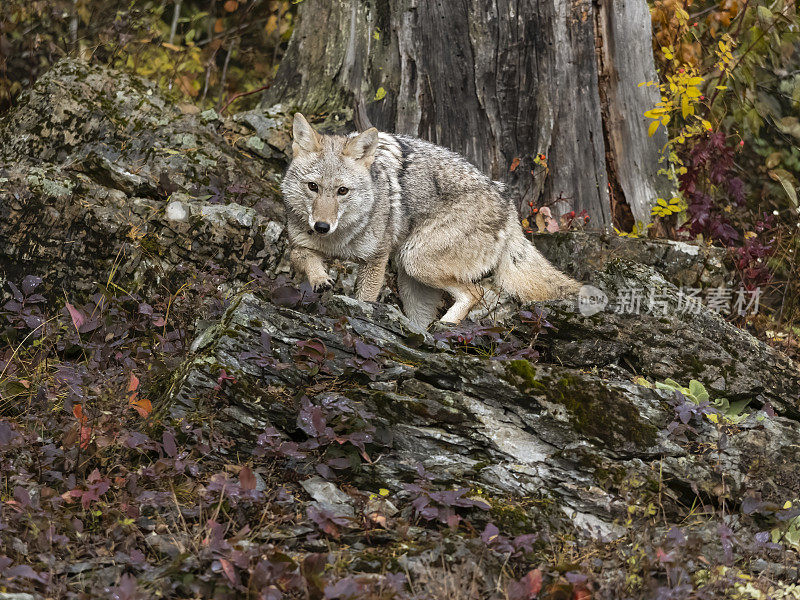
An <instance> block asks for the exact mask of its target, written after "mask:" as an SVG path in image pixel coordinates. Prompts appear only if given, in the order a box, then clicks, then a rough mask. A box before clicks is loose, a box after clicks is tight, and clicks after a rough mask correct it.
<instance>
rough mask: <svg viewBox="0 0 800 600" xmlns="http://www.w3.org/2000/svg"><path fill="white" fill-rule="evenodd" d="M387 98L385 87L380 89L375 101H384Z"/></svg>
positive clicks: (376, 93)
mask: <svg viewBox="0 0 800 600" xmlns="http://www.w3.org/2000/svg"><path fill="white" fill-rule="evenodd" d="M385 97H386V90H385V89H383V87H379V88H378V91H377V92H375V100H383V99H384V98H385Z"/></svg>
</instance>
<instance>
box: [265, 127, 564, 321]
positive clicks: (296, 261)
mask: <svg viewBox="0 0 800 600" xmlns="http://www.w3.org/2000/svg"><path fill="white" fill-rule="evenodd" d="M292 151H293V154H294V157H293V159H292V162H291V164H290V165H289V168H288V170H287V171H286V176H285V177H284V179H283V183H282V186H281V189H282V191H283V197H284V202H285V204H286V220H287V230H288V235H289V244H290V247H291V254H290V258H291V263H292V266H293V267H294V269H295V270H296V271H298V272H300V273H303V274H305V276H306V277H308V281H309V283H310V284H311V286H312V287H313V288H314V290H317V291H319V290H321V289H325V288H327V287H329V286H330V285H331V283H332V280H331V278H330V276H329V275H328V272H327V270H326V268H325V263H324V262H323V259H324V258H325V257H329V258H340V259H344V260H352V261H356V262H358V263H359V265H360V266H359V269H358V274H357V277H356V298H358V299H359V300H364V301H368V302H374V301H376V300H377V299H378V295H379V293H380V291H381V288H382V287H383V281H384V274H385V270H386V264H387V262H388V261H389V258H392V259H393V261H394V263H395V265H396V267H397V286H398V289H399V292H400V299H401V300H402V303H403V310H404V312H405V313H406V315H407V316H408V318H409V319H411V320H412V321H413V322H415V323H417V324H418V325H420V326H421V327H427V326H428V325H429V324H430V323H431V322H432V321H433V320H434V319H435V318H436V315H437V310H438V307H439V304H440V302H441V299H442V292H447V293H448V294H449V295H450V296H452V298H453V304H452V306H450V308H449V309H448V310H447V312H445V314H444V316H443V317H442V318H441V320H442V321H444V322H447V323H458V322H459V321H461V320H462V319H463V318H464V317H466V316H467V313H469V311H470V310H471V309H472V307H473V306H474V305H475V304H476V303H477V302H479V301H480V300H481V298H482V297H483V290H482V288H481V287H480V285H478V283H477V282H478V281H479V280H480V279H481V278H483V277H484V276H486V275H488V274H489V273H491V272H494V277H495V281H496V282H497V283H498V284H499V285H500V287H501V288H503V289H504V290H506V291H507V292H509V293H510V294H512V295H513V296H515V297H516V298H518V299H520V300H546V299H552V298H563V297H565V296H566V295H568V294H571V293H574V292H577V291H578V289H579V287H580V284H579V283H578V282H576V281H575V280H573V279H571V278H570V277H568V276H567V275H565V274H564V273H562V272H561V271H559V270H558V269H556V268H555V267H553V265H551V264H550V263H549V262H548V261H547V259H545V258H544V257H543V256H542V255H541V254H540V253H539V252H538V251H537V250H536V248H535V247H534V246H533V244H531V243H530V242H529V241H528V240H527V239H526V238H525V236H524V235H523V232H522V228H521V225H520V223H519V220H518V219H519V217H518V215H517V211H516V208H515V207H514V205H513V204H512V203H511V201H510V200H509V199H507V198H506V197H504V195H503V193H502V191H503V187H502V184H501V183H499V182H495V181H492V180H491V179H489V178H488V177H486V176H485V175H484V174H483V173H481V172H480V171H479V170H478V169H477V168H476V167H474V166H473V165H471V164H470V163H468V162H467V161H466V159H464V158H462V157H461V156H459V155H458V154H456V153H454V152H452V151H450V150H447V149H445V148H441V147H439V146H436V145H434V144H431V143H429V142H426V141H423V140H420V139H417V138H413V137H408V136H405V135H392V134H389V133H378V130H377V129H375V128H374V127H373V128H371V129H368V130H367V131H364V132H363V133H359V134H355V133H353V134H350V135H349V136H346V137H345V136H336V135H320V134H319V133H317V132H316V131H314V129H313V128H312V127H311V125H309V124H308V121H306V119H305V117H303V115H301V114H300V113H297V114H295V116H294V139H293V141H292Z"/></svg>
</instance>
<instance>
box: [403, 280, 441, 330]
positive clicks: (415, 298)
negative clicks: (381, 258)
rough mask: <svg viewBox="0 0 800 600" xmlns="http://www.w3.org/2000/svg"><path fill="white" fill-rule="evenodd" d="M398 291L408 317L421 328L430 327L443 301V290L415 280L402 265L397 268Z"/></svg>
mask: <svg viewBox="0 0 800 600" xmlns="http://www.w3.org/2000/svg"><path fill="white" fill-rule="evenodd" d="M397 289H398V291H399V292H400V300H402V302H403V312H404V313H405V314H406V316H407V317H408V318H409V319H410V320H411V321H413V322H414V323H416V324H417V325H419V326H420V327H427V326H428V325H430V324H431V323H432V322H433V320H434V319H435V318H436V312H437V309H438V308H439V304H440V303H441V301H442V290H439V289H436V288H432V287H430V286H429V285H425V284H424V283H422V282H421V281H418V280H417V279H414V278H413V277H411V275H409V274H408V273H406V271H405V269H403V267H402V266H400V265H398V267H397Z"/></svg>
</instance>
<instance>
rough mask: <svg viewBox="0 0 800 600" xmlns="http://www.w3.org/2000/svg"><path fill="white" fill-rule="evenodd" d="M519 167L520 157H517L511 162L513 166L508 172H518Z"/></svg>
mask: <svg viewBox="0 0 800 600" xmlns="http://www.w3.org/2000/svg"><path fill="white" fill-rule="evenodd" d="M518 166H519V157H518V156H515V157H514V160H512V161H511V166H510V167H509V168H508V170H509V171H511V172H512V173H513V172H514V171H516V170H517V167H518Z"/></svg>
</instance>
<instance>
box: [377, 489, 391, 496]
mask: <svg viewBox="0 0 800 600" xmlns="http://www.w3.org/2000/svg"><path fill="white" fill-rule="evenodd" d="M378 493H379V494H380V495H381V496H383V497H384V498H385V497H386V496H388V495H389V490H387V489H386V488H381V489H379V490H378Z"/></svg>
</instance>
